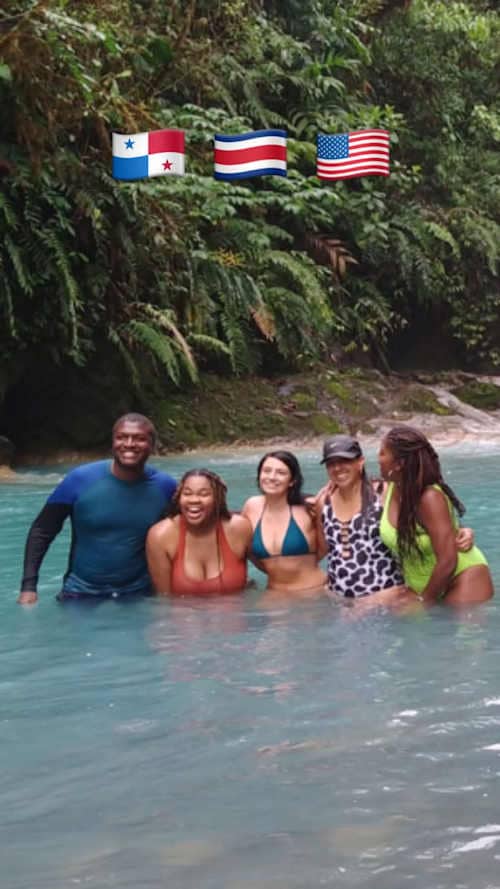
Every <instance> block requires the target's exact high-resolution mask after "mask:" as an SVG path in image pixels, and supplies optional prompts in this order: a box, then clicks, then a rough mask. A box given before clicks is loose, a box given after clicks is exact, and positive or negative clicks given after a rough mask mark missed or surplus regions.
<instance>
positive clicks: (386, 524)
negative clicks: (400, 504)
mask: <svg viewBox="0 0 500 889" xmlns="http://www.w3.org/2000/svg"><path fill="white" fill-rule="evenodd" d="M393 491H394V482H389V485H388V487H387V492H386V495H385V501H384V508H383V509H382V515H381V517H380V536H381V538H382V540H383V541H384V543H385V545H386V546H388V547H389V549H392V550H393V551H394V552H395V551H396V550H397V548H398V541H397V529H396V528H394V526H393V525H391V523H390V521H389V507H390V505H391V500H392V494H393Z"/></svg>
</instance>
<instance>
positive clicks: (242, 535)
mask: <svg viewBox="0 0 500 889" xmlns="http://www.w3.org/2000/svg"><path fill="white" fill-rule="evenodd" d="M226 531H228V532H229V534H230V536H233V535H234V537H238V538H239V539H241V540H250V537H251V536H252V531H253V529H252V525H251V523H250V521H249V519H248V518H247V517H246V516H244V515H241V513H238V512H235V513H233V514H232V516H231V518H230V519H229V521H228V523H227V525H226Z"/></svg>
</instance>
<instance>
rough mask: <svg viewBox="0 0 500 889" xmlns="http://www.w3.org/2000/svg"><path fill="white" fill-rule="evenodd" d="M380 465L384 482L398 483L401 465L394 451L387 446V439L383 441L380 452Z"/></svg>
mask: <svg viewBox="0 0 500 889" xmlns="http://www.w3.org/2000/svg"><path fill="white" fill-rule="evenodd" d="M378 465H379V466H380V475H381V476H382V478H383V479H384V481H396V479H397V477H398V476H399V473H400V470H401V464H400V463H399V462H398V461H397V460H396V458H395V456H394V451H393V450H392V448H391V447H390V446H389V445H388V444H387V441H386V439H385V438H384V439H382V444H381V445H380V450H379V452H378Z"/></svg>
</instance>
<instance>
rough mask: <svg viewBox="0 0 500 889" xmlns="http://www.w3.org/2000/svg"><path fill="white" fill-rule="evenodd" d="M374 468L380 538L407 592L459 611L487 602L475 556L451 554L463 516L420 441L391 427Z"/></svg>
mask: <svg viewBox="0 0 500 889" xmlns="http://www.w3.org/2000/svg"><path fill="white" fill-rule="evenodd" d="M379 463H380V472H381V474H382V477H383V478H384V479H385V480H386V481H388V482H389V486H388V489H387V494H386V498H385V503H384V510H383V513H382V518H381V520H380V535H381V537H382V540H383V541H384V543H385V545H386V546H387V547H389V549H391V550H392V551H393V552H394V553H395V554H397V555H398V557H399V559H400V562H401V565H402V568H403V575H404V579H405V583H406V584H407V586H408V587H410V589H412V590H413V591H414V592H415V593H416V594H417V596H418V597H419V598H420V599H422V600H423V601H424V602H427V603H429V604H431V603H433V602H437V601H439V600H440V599H444V600H445V601H446V604H449V605H455V606H457V607H460V606H464V605H470V604H473V603H476V602H485V601H486V600H487V599H490V598H491V597H492V596H493V584H492V580H491V575H490V571H489V568H488V563H487V561H486V559H485V557H484V556H483V554H482V552H481V550H479V549H478V548H477V546H473V547H472V549H470V550H468V552H458V553H457V549H456V546H455V535H456V528H457V525H458V520H457V514H458V515H459V516H461V515H462V514H463V513H464V511H465V510H464V507H463V506H462V504H461V503H460V501H459V500H458V498H457V497H456V495H455V494H454V492H453V491H452V490H451V488H450V487H449V486H448V485H447V484H446V482H445V481H444V480H443V476H442V473H441V466H440V464H439V457H438V455H437V454H436V452H435V450H434V448H433V447H432V445H431V443H430V442H429V441H428V439H427V438H426V437H425V435H422V433H421V432H419V431H418V430H417V429H413V428H411V427H410V426H394V428H393V429H391V430H390V432H388V433H387V435H386V436H385V438H384V440H383V441H382V445H381V448H380V453H379Z"/></svg>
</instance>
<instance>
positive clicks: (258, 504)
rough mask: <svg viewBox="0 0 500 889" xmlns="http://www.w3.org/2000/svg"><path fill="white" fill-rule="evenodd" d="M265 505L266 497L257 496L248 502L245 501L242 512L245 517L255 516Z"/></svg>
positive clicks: (250, 498)
mask: <svg viewBox="0 0 500 889" xmlns="http://www.w3.org/2000/svg"><path fill="white" fill-rule="evenodd" d="M263 504H264V497H263V496H262V495H259V494H257V495H256V496H255V497H249V498H248V500H245V502H244V504H243V506H242V508H241V512H242V513H243V514H244V515H253V514H254V513H256V512H257V511H258V510H260V509H262V506H263Z"/></svg>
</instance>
